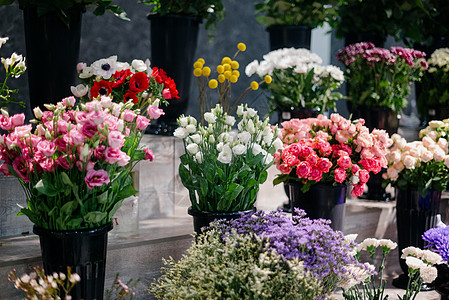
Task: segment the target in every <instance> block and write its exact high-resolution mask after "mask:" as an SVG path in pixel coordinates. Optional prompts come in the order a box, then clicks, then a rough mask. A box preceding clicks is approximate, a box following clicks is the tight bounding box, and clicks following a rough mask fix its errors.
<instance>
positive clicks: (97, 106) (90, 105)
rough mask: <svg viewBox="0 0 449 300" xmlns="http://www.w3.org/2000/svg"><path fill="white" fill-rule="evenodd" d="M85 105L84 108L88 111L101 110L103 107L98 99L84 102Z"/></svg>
mask: <svg viewBox="0 0 449 300" xmlns="http://www.w3.org/2000/svg"><path fill="white" fill-rule="evenodd" d="M85 106H86V109H87V110H88V111H89V112H93V111H96V110H101V109H102V108H103V106H102V105H101V103H100V101H98V100H92V101H89V102H87V103H86V104H85Z"/></svg>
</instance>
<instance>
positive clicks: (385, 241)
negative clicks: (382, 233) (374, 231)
mask: <svg viewBox="0 0 449 300" xmlns="http://www.w3.org/2000/svg"><path fill="white" fill-rule="evenodd" d="M379 246H381V247H387V248H388V249H391V250H394V249H396V247H397V246H398V244H396V243H395V242H393V241H392V240H389V239H380V240H379Z"/></svg>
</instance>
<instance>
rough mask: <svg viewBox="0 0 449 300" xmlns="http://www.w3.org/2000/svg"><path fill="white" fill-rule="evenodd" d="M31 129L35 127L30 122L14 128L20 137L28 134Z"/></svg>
mask: <svg viewBox="0 0 449 300" xmlns="http://www.w3.org/2000/svg"><path fill="white" fill-rule="evenodd" d="M31 129H33V128H32V127H31V124H28V125H23V126H17V127H16V128H14V132H15V134H16V135H17V137H18V138H19V139H21V138H23V137H24V136H26V135H27V134H29V133H30V132H31Z"/></svg>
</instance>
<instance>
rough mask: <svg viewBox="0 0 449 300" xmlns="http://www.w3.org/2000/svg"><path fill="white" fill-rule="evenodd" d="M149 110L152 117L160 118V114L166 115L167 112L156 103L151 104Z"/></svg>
mask: <svg viewBox="0 0 449 300" xmlns="http://www.w3.org/2000/svg"><path fill="white" fill-rule="evenodd" d="M147 112H148V115H149V116H150V118H152V119H159V117H160V116H162V115H165V112H164V111H163V110H162V109H160V108H159V107H157V106H154V105H149V106H148V109H147Z"/></svg>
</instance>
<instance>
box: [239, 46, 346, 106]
mask: <svg viewBox="0 0 449 300" xmlns="http://www.w3.org/2000/svg"><path fill="white" fill-rule="evenodd" d="M321 64H322V59H321V58H320V57H319V56H318V55H317V54H315V53H312V52H310V51H309V50H307V49H295V48H283V49H278V50H274V51H271V52H269V53H267V54H266V55H264V56H263V60H262V61H260V62H259V61H257V60H254V61H253V62H251V63H250V64H248V65H247V66H246V69H245V73H246V75H247V76H248V77H249V76H252V75H253V74H255V73H256V74H257V75H259V76H260V77H261V78H263V77H264V76H266V75H270V76H271V77H272V79H273V81H272V82H271V83H270V84H262V88H265V89H267V90H268V91H269V92H270V93H271V96H270V97H269V98H268V102H269V105H270V109H271V111H274V110H277V109H282V108H284V109H285V108H290V107H295V108H319V109H320V111H321V112H323V111H325V110H326V109H328V108H334V107H335V102H336V101H337V100H338V99H340V98H342V97H343V95H342V94H341V93H338V92H336V91H334V90H336V89H338V88H339V87H340V85H341V84H342V83H343V81H344V75H343V71H342V70H340V69H339V68H338V67H336V66H333V65H324V66H323V65H321Z"/></svg>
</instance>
